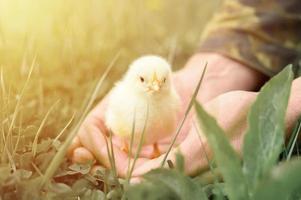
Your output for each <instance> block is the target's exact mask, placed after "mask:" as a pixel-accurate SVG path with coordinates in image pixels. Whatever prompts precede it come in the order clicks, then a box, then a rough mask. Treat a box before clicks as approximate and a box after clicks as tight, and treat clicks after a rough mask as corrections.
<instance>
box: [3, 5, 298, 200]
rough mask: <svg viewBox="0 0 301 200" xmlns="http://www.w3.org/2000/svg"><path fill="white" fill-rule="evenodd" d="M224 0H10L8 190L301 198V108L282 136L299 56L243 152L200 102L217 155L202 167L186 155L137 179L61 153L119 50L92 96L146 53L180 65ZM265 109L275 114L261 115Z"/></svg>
mask: <svg viewBox="0 0 301 200" xmlns="http://www.w3.org/2000/svg"><path fill="white" fill-rule="evenodd" d="M218 5H219V1H218V0H214V1H205V0H187V1H183V0H164V1H163V0H144V1H141V0H131V1H125V0H111V1H104V0H87V1H79V0H65V1H61V0H52V1H50V0H48V1H47V0H43V1H41V0H24V1H22V0H0V122H1V124H0V133H1V134H0V200H2V199H3V200H12V199H17V200H19V199H22V200H29V199H30V200H38V199H57V200H61V199H64V200H66V199H68V200H69V199H70V200H71V199H72V200H73V199H74V200H79V199H84V200H85V199H87V200H88V199H89V200H90V199H92V200H94V199H95V200H96V199H97V200H98V199H110V200H115V199H116V200H117V199H129V200H139V199H144V200H148V199H149V200H152V199H183V200H196V199H200V200H208V199H231V200H242V199H243V200H261V199H262V200H266V199H287V200H294V199H300V198H301V193H300V188H301V175H300V170H301V162H300V160H299V159H292V152H293V151H295V150H296V149H297V150H298V149H299V148H298V146H297V145H298V143H297V142H296V140H295V138H297V136H298V132H299V131H300V127H301V125H300V124H301V120H299V123H297V125H296V127H295V129H294V131H293V134H292V137H291V139H290V140H289V142H288V144H287V145H286V146H285V147H284V148H283V146H284V145H283V144H284V139H283V138H284V137H283V135H284V115H285V108H286V105H287V100H288V95H289V93H288V91H289V88H290V86H291V82H292V77H293V75H292V72H291V69H290V67H288V68H286V69H285V70H284V71H283V72H282V73H280V74H279V75H278V76H276V77H275V78H273V79H272V80H271V81H270V82H269V83H267V85H266V86H265V87H264V88H263V89H262V91H261V93H260V95H259V97H258V98H257V100H256V103H255V104H254V105H253V107H252V109H251V112H250V113H249V121H248V122H249V127H251V128H250V129H249V130H248V131H247V133H246V135H247V136H246V138H247V139H246V140H245V141H244V145H245V147H244V152H243V160H242V162H241V159H240V158H238V157H237V155H236V154H235V153H234V151H233V149H232V148H231V146H230V145H229V143H228V141H227V139H226V138H225V137H224V132H223V130H222V129H221V128H220V127H219V126H218V125H217V124H216V123H215V121H214V119H213V118H211V117H210V116H209V115H208V114H207V113H206V112H205V111H204V110H203V108H202V107H201V106H200V105H198V104H196V105H195V107H196V111H197V116H198V123H199V124H202V127H203V128H204V130H206V131H205V132H206V133H210V134H207V135H206V136H207V139H208V143H209V145H210V146H211V147H212V150H213V152H214V154H215V163H216V164H217V166H218V169H212V170H211V171H209V172H208V173H206V174H203V175H201V176H199V177H188V176H185V175H184V173H183V159H182V157H181V156H180V155H178V159H177V163H174V164H175V165H174V166H175V167H174V168H173V169H170V170H167V169H158V170H155V171H152V172H151V173H148V174H147V175H146V176H145V179H146V180H147V181H145V182H144V183H142V184H139V185H136V186H128V184H127V183H125V182H124V180H120V179H117V178H116V177H115V176H114V171H110V170H107V169H101V170H99V171H97V172H96V174H93V175H91V174H90V173H89V171H90V164H89V163H88V164H85V165H77V164H71V163H69V162H68V161H67V159H66V157H62V159H57V158H60V157H59V156H58V155H59V154H58V152H60V151H58V150H59V149H62V147H64V141H65V140H66V138H68V136H69V135H70V134H71V133H72V130H74V127H76V126H77V125H78V124H79V121H80V118H81V116H83V115H84V114H85V110H86V109H87V102H88V100H89V98H90V96H91V94H92V93H93V91H94V88H95V86H96V84H97V81H98V80H99V78H100V77H101V76H102V75H103V74H104V72H105V70H106V68H107V67H108V65H109V64H110V63H111V62H112V60H114V58H116V56H117V55H118V58H117V60H116V62H115V64H114V67H113V70H112V72H111V73H110V74H109V76H108V77H107V79H106V80H105V82H104V83H103V84H102V85H101V88H100V90H99V91H97V93H95V95H94V97H95V100H93V101H92V107H93V105H95V104H96V103H97V102H99V101H100V100H101V98H102V97H103V96H104V95H105V94H106V92H107V91H108V90H109V89H110V87H111V86H112V85H113V83H114V81H115V80H117V79H119V78H120V77H121V75H122V74H123V73H124V72H125V70H126V69H127V66H128V65H129V63H130V62H131V61H132V60H133V59H135V58H136V57H138V56H141V55H143V54H158V55H161V56H163V57H165V58H167V59H168V60H169V61H170V62H171V63H172V64H173V67H174V69H179V68H181V67H183V65H184V64H185V62H186V61H187V59H188V58H189V56H191V55H192V54H193V53H194V52H196V51H197V48H198V43H199V39H200V36H201V33H202V30H203V29H204V26H205V24H206V23H207V22H208V21H209V20H210V17H211V16H212V14H213V12H214V10H215V9H216V8H217V7H218ZM279 93H281V94H282V95H276V94H279ZM90 99H91V98H90ZM270 99H273V100H274V101H273V102H272V101H270ZM275 102H276V103H277V105H276V103H275ZM275 105H276V108H277V109H272V108H274V107H275ZM258 107H260V109H258ZM265 113H271V115H270V118H267V117H261V118H260V117H258V116H265ZM259 118H260V119H262V120H258V119H259ZM275 124H277V125H279V127H280V128H279V129H277V130H276V131H275V130H274V129H273V127H274V126H275ZM254 130H260V131H254ZM263 134H264V135H265V137H264V141H259V140H258V138H260V137H261V136H262V135H263ZM295 136H296V137H295ZM273 141H274V142H273ZM261 142H263V143H265V144H268V145H261ZM254 152H255V154H254ZM263 152H265V153H266V154H264V153H263ZM281 152H282V154H281ZM279 154H281V156H280V158H279ZM297 154H298V151H297ZM62 155H63V154H62ZM53 158H56V159H55V160H54V161H59V162H57V163H56V162H51V161H53ZM279 161H283V162H282V163H281V164H279ZM50 163H52V164H51V165H50V166H49V164H50ZM242 163H243V164H242ZM55 165H57V166H58V167H55ZM214 166H215V165H214ZM214 166H213V167H214ZM52 170H54V171H52ZM218 174H221V175H222V176H223V179H224V180H223V181H222V180H220V176H219V175H218ZM41 183H45V184H44V185H42V184H41ZM225 196H227V197H225Z"/></svg>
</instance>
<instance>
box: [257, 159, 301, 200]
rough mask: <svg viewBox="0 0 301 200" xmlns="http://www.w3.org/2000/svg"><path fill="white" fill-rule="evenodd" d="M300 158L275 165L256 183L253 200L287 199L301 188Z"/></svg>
mask: <svg viewBox="0 0 301 200" xmlns="http://www.w3.org/2000/svg"><path fill="white" fill-rule="evenodd" d="M300 172H301V160H291V161H289V162H285V163H283V164H281V165H280V166H277V167H276V168H275V169H273V170H272V171H271V173H270V174H269V176H268V177H267V178H266V179H265V180H263V181H262V182H261V183H259V184H258V186H257V190H255V192H254V198H253V199H254V200H266V199H289V197H291V196H292V195H294V194H295V192H296V191H300V189H301V173H300Z"/></svg>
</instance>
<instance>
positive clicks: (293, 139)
mask: <svg viewBox="0 0 301 200" xmlns="http://www.w3.org/2000/svg"><path fill="white" fill-rule="evenodd" d="M300 130H301V116H300V117H299V119H298V121H297V123H296V125H295V127H294V130H293V132H292V135H291V137H290V140H289V143H288V145H287V148H286V152H287V156H286V161H288V160H290V159H291V157H292V153H293V150H294V148H295V146H296V142H297V139H298V136H299V134H300ZM287 149H288V151H287Z"/></svg>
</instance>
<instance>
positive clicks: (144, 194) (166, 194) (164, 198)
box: [125, 181, 181, 200]
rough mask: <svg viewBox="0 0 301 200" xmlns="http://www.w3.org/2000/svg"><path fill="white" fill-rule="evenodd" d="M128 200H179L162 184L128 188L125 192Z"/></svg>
mask: <svg viewBox="0 0 301 200" xmlns="http://www.w3.org/2000/svg"><path fill="white" fill-rule="evenodd" d="M125 196H126V199H129V200H141V199H143V200H181V199H180V198H179V197H178V196H177V195H176V194H175V193H174V192H173V191H172V190H171V189H170V188H168V187H166V185H164V184H162V183H152V182H148V181H147V182H143V183H141V184H137V185H133V186H130V187H129V189H128V190H126V192H125Z"/></svg>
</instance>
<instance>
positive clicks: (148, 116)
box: [105, 55, 180, 144]
mask: <svg viewBox="0 0 301 200" xmlns="http://www.w3.org/2000/svg"><path fill="white" fill-rule="evenodd" d="M179 104H180V101H179V97H178V94H177V92H176V90H175V88H174V86H173V83H172V80H171V67H170V65H169V64H168V62H167V61H166V60H164V59H163V58H161V57H158V56H151V55H150V56H143V57H140V58H138V59H137V60H135V61H134V62H133V63H132V64H131V65H130V67H129V70H128V71H127V73H126V74H125V76H124V77H123V79H122V80H121V81H119V82H118V83H117V84H116V85H115V87H114V88H113V89H112V91H111V92H110V96H109V103H108V108H107V111H106V113H105V123H106V126H107V127H108V128H109V129H110V130H111V131H112V132H113V134H114V135H118V136H120V137H122V138H124V139H125V140H126V141H127V140H129V139H130V137H131V134H132V130H133V126H134V129H135V130H134V144H138V142H139V140H140V137H141V134H142V133H143V129H144V127H145V132H144V141H143V144H156V142H157V141H158V140H160V139H163V138H166V137H168V136H170V135H171V134H173V133H174V131H175V128H176V120H177V113H178V110H179ZM134 120H135V121H134Z"/></svg>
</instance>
